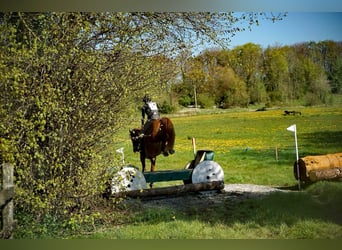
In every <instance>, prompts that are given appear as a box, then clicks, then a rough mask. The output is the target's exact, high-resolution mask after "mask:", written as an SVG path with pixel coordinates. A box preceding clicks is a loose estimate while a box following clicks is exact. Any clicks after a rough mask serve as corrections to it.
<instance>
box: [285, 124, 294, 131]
mask: <svg viewBox="0 0 342 250" xmlns="http://www.w3.org/2000/svg"><path fill="white" fill-rule="evenodd" d="M287 130H288V131H291V132H296V124H293V125H292V126H290V127H288V128H287Z"/></svg>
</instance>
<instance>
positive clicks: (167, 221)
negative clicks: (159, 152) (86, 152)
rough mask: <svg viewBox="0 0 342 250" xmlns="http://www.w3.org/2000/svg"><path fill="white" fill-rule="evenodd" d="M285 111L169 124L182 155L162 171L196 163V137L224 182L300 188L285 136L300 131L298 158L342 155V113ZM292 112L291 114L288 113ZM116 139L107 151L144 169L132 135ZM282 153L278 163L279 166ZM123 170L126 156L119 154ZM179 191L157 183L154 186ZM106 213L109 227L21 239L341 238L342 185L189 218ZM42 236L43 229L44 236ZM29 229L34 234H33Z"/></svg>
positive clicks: (163, 163) (219, 114)
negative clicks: (210, 152)
mask: <svg viewBox="0 0 342 250" xmlns="http://www.w3.org/2000/svg"><path fill="white" fill-rule="evenodd" d="M285 109H286V108H281V109H270V110H267V111H262V112H255V111H254V110H246V109H237V110H227V111H223V110H210V111H208V110H200V111H199V112H197V113H195V112H191V113H187V114H183V113H180V114H175V115H170V116H169V117H170V118H171V120H172V121H173V123H174V126H175V130H176V144H175V150H176V153H175V154H174V155H172V156H169V157H163V156H159V157H158V158H157V165H156V170H172V169H182V168H184V166H185V165H186V164H187V163H188V162H189V161H190V160H192V159H193V147H192V143H191V138H192V137H194V138H195V139H196V146H197V149H210V150H214V152H215V155H214V160H215V161H216V162H218V163H219V164H220V165H221V167H222V168H223V170H224V175H225V183H226V184H228V183H250V184H261V185H272V186H277V187H285V188H291V187H296V185H297V181H296V180H295V178H294V174H293V164H294V162H295V160H296V154H295V146H294V134H293V133H292V132H289V131H287V130H286V128H287V127H289V126H291V125H293V124H296V126H297V136H298V146H299V156H300V157H304V156H307V155H317V154H327V153H336V152H342V109H341V108H340V105H339V106H335V107H313V108H304V107H297V108H295V109H296V110H298V111H301V112H302V115H301V116H284V115H283V111H284V110H285ZM289 109H293V108H289ZM136 121H137V122H136V124H134V123H133V124H131V125H130V127H127V128H124V129H123V130H122V131H121V132H120V133H119V134H118V135H117V139H116V141H117V143H116V144H115V145H109V148H108V152H115V150H116V149H118V148H120V147H123V148H124V153H125V163H126V164H132V165H135V166H137V167H139V168H140V169H141V167H140V162H139V155H138V154H134V153H133V152H132V146H131V141H130V139H129V136H128V129H129V128H133V127H134V126H136V127H138V126H139V125H140V124H139V123H140V117H139V116H138V115H137V119H136ZM276 152H277V155H278V156H277V159H276ZM113 157H115V158H117V160H118V164H120V161H121V158H120V154H116V153H114V154H113ZM172 184H178V183H177V182H175V183H155V187H158V186H166V185H172ZM116 208H117V207H116V206H113V209H111V210H108V208H106V210H104V211H102V213H106V215H107V216H112V217H113V220H112V221H111V222H109V223H107V224H106V223H105V224H104V223H101V224H96V223H94V224H92V225H91V227H84V228H82V227H81V226H80V228H79V230H76V231H70V230H66V229H64V228H63V226H62V225H60V224H59V223H58V221H56V219H54V218H52V219H51V218H50V221H48V223H46V224H44V225H35V226H34V228H36V229H37V230H39V232H40V233H38V234H37V233H34V232H33V229H32V230H31V229H30V228H28V229H26V232H25V233H22V234H20V233H17V234H16V235H17V237H19V238H20V237H22V238H27V237H30V238H56V237H57V238H95V239H213V238H216V239H255V238H264V239H284V238H286V239H317V238H321V239H336V238H338V239H341V238H342V216H341V215H342V183H341V182H319V183H315V184H313V185H311V186H309V187H305V188H303V189H302V190H301V191H300V192H297V191H294V192H290V193H275V194H272V195H269V196H266V197H265V198H263V199H257V200H247V201H244V202H240V203H238V204H235V205H234V204H229V203H228V204H222V206H221V207H219V208H217V209H216V210H215V211H212V210H210V209H206V210H201V211H198V210H196V208H194V210H193V211H192V212H191V213H182V212H176V211H173V210H171V209H168V208H165V207H161V208H160V209H156V210H142V209H140V208H139V207H138V208H137V207H135V208H132V209H131V208H129V207H125V206H124V207H123V208H124V209H122V210H121V209H119V210H117V209H116ZM42 228H43V229H44V230H43V229H42ZM30 230H31V231H30Z"/></svg>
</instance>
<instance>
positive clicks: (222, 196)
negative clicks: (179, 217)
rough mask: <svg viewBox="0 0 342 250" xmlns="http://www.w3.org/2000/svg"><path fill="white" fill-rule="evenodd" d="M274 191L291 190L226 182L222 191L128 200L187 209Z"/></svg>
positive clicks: (255, 197)
mask: <svg viewBox="0 0 342 250" xmlns="http://www.w3.org/2000/svg"><path fill="white" fill-rule="evenodd" d="M274 192H289V190H284V189H280V188H274V187H269V186H263V185H254V184H225V186H224V189H222V190H220V191H217V190H215V191H200V192H196V193H187V194H183V195H173V196H158V197H144V198H141V199H136V198H134V199H133V198H131V199H128V200H127V203H128V204H130V205H139V206H141V208H170V209H173V210H179V211H186V210H189V209H191V208H194V207H195V208H207V207H209V206H210V207H215V206H220V205H221V204H222V203H234V202H241V201H243V200H246V199H259V198H262V197H264V196H265V195H268V194H270V193H274Z"/></svg>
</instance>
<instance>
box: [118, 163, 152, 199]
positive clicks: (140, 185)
mask: <svg viewBox="0 0 342 250" xmlns="http://www.w3.org/2000/svg"><path fill="white" fill-rule="evenodd" d="M140 189H146V180H145V177H144V175H143V173H142V172H140V171H139V170H138V169H137V168H135V167H132V166H127V167H124V168H122V169H121V170H120V171H119V172H117V173H116V174H115V175H114V177H113V179H112V194H115V193H119V192H126V191H131V190H140Z"/></svg>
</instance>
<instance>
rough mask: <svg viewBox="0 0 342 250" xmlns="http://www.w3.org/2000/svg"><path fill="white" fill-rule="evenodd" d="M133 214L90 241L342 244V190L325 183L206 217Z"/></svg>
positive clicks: (155, 212)
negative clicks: (337, 241)
mask: <svg viewBox="0 0 342 250" xmlns="http://www.w3.org/2000/svg"><path fill="white" fill-rule="evenodd" d="M132 213H133V216H132V218H131V221H130V223H129V224H127V225H125V226H117V227H105V228H99V229H98V230H97V231H96V232H94V233H93V234H92V235H91V236H89V235H87V236H86V237H85V238H95V239H258V238H263V239H336V238H339V239H341V238H342V227H341V225H342V185H341V183H334V182H320V183H316V184H314V185H312V186H310V187H308V188H307V190H306V191H305V192H291V193H274V194H270V195H268V196H265V197H264V198H263V199H251V200H245V201H242V202H239V203H237V204H232V203H229V202H227V203H225V204H222V205H221V206H219V207H215V209H213V208H212V207H210V206H208V208H207V209H205V210H201V211H199V210H196V208H193V209H190V210H189V211H186V212H177V211H174V210H171V209H168V208H162V207H161V208H160V209H154V210H151V209H147V210H145V211H139V212H137V211H135V212H133V211H132ZM77 237H80V236H77ZM81 238H82V236H81Z"/></svg>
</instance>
